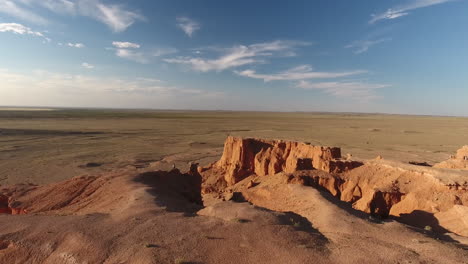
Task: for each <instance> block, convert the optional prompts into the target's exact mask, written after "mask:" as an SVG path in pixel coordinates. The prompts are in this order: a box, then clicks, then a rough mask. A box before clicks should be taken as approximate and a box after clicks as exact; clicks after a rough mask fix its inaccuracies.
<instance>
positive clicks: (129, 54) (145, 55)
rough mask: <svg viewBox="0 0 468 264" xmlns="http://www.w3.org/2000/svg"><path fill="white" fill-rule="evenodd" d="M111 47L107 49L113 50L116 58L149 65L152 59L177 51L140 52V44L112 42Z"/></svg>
mask: <svg viewBox="0 0 468 264" xmlns="http://www.w3.org/2000/svg"><path fill="white" fill-rule="evenodd" d="M112 46H114V47H115V48H107V49H109V50H114V51H115V55H116V56H117V57H120V58H123V59H127V60H131V61H135V62H138V63H143V64H147V63H150V62H151V60H152V59H153V58H154V57H160V56H164V55H168V54H173V53H176V52H177V49H175V48H156V49H152V50H149V51H148V50H145V51H141V50H140V47H141V46H140V44H138V43H133V42H121V41H114V42H112Z"/></svg>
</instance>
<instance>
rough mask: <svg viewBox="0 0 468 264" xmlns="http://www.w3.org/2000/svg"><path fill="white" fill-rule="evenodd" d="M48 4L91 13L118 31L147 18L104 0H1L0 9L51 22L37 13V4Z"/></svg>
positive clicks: (63, 12) (54, 8) (73, 12)
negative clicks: (103, 0)
mask: <svg viewBox="0 0 468 264" xmlns="http://www.w3.org/2000/svg"><path fill="white" fill-rule="evenodd" d="M38 7H40V8H46V9H48V10H50V11H52V12H54V13H57V14H59V15H62V16H69V15H73V16H75V15H80V16H86V17H90V18H92V19H94V20H97V21H100V22H102V23H104V24H105V25H107V26H108V27H109V28H110V29H111V30H112V31H114V32H122V31H125V30H126V29H127V28H128V27H130V26H131V25H133V24H134V23H135V22H136V21H142V20H145V17H144V16H143V15H141V14H140V13H139V12H137V11H133V10H128V9H127V8H126V7H125V6H123V5H119V4H107V3H103V2H102V1H101V0H76V1H70V0H41V1H37V0H18V1H11V0H0V12H2V13H5V14H8V15H10V16H13V17H16V18H19V19H22V20H25V21H28V22H32V23H36V24H48V23H49V20H48V19H46V18H44V17H42V16H40V15H38V14H37V11H36V10H37V8H38Z"/></svg>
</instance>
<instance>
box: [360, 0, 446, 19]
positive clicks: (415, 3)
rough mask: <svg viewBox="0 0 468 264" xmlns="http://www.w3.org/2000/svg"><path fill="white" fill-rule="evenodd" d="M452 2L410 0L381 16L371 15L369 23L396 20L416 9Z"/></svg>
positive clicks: (444, 0)
mask: <svg viewBox="0 0 468 264" xmlns="http://www.w3.org/2000/svg"><path fill="white" fill-rule="evenodd" d="M451 1H454V0H410V1H408V3H406V4H404V5H399V6H396V7H393V8H390V9H388V10H387V11H385V12H383V13H380V14H373V15H371V17H372V18H371V20H370V21H369V23H370V24H373V23H375V22H378V21H380V20H388V19H395V18H398V17H402V16H406V15H408V14H410V13H409V11H411V10H414V9H418V8H423V7H428V6H433V5H438V4H443V3H447V2H451Z"/></svg>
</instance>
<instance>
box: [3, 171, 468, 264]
mask: <svg viewBox="0 0 468 264" xmlns="http://www.w3.org/2000/svg"><path fill="white" fill-rule="evenodd" d="M166 176H170V177H166ZM177 177H179V176H178V174H171V175H169V174H167V173H164V172H163V173H149V174H141V173H139V172H136V171H135V170H131V169H129V170H124V171H120V172H118V173H117V172H116V173H112V174H106V175H101V176H99V177H94V178H88V177H79V178H74V179H71V180H68V181H65V182H61V183H57V184H53V185H50V186H43V187H39V188H37V187H33V189H32V190H31V191H30V192H27V193H26V194H23V195H20V196H18V197H19V199H18V201H19V202H21V203H22V205H23V206H25V208H27V209H28V210H30V213H29V214H27V215H0V224H1V226H2V229H1V230H0V242H1V243H0V263H468V251H467V250H466V248H465V247H464V246H463V245H459V244H456V243H453V242H450V241H447V240H444V239H443V237H442V238H438V237H434V236H432V234H428V233H425V232H424V231H423V230H420V229H414V228H411V227H409V226H405V225H403V224H400V223H397V222H395V221H392V220H388V221H374V220H373V219H370V218H368V216H367V215H366V214H364V213H361V212H358V211H355V210H352V209H351V208H349V207H346V206H345V205H342V204H340V203H337V202H336V201H334V200H333V197H331V195H329V194H328V193H324V192H321V191H318V190H316V189H314V188H312V187H305V186H300V185H291V184H284V183H283V184H282V183H280V181H278V180H277V179H276V178H275V177H273V176H272V177H264V178H263V179H264V181H263V182H262V183H261V184H259V185H258V186H256V187H254V188H252V189H250V195H251V196H252V197H254V198H253V199H254V201H255V204H256V205H257V206H253V205H251V204H249V203H236V202H231V201H230V202H223V201H219V200H218V201H217V202H216V203H213V204H212V205H210V206H207V207H205V208H202V207H201V206H200V205H197V204H194V203H192V202H190V201H189V200H187V196H186V193H187V192H186V191H187V190H186V189H183V188H179V187H178V186H179V184H178V183H180V181H181V178H177ZM184 177H185V176H184ZM171 179H176V180H175V181H171ZM21 188H22V187H19V189H18V190H16V191H18V192H21ZM23 188H30V187H27V186H26V187H24V186H23ZM272 194H274V195H272ZM268 209H270V210H273V211H270V210H268Z"/></svg>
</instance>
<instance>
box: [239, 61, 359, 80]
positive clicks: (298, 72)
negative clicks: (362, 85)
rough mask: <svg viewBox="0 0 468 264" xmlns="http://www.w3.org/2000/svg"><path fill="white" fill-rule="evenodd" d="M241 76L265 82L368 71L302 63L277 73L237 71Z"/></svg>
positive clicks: (330, 76) (336, 75)
mask: <svg viewBox="0 0 468 264" xmlns="http://www.w3.org/2000/svg"><path fill="white" fill-rule="evenodd" d="M235 73H237V74H238V75H240V76H244V77H249V78H254V79H263V81H265V82H269V81H291V80H306V79H325V78H339V77H346V76H351V75H357V74H363V73H366V71H363V70H356V71H344V72H318V71H314V70H313V69H312V67H311V66H309V65H301V66H298V67H295V68H292V69H289V70H287V71H283V72H280V73H275V74H259V73H256V72H255V71H254V70H244V71H236V72H235Z"/></svg>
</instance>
